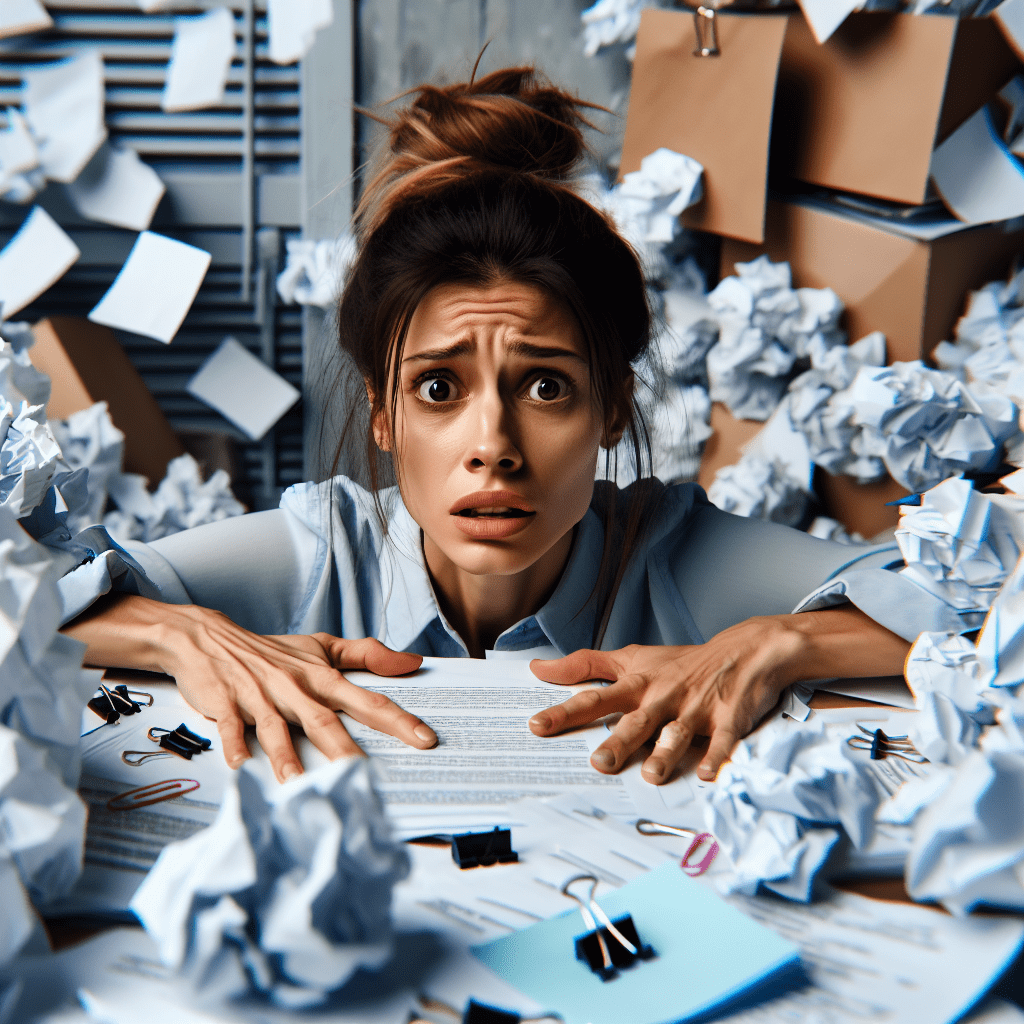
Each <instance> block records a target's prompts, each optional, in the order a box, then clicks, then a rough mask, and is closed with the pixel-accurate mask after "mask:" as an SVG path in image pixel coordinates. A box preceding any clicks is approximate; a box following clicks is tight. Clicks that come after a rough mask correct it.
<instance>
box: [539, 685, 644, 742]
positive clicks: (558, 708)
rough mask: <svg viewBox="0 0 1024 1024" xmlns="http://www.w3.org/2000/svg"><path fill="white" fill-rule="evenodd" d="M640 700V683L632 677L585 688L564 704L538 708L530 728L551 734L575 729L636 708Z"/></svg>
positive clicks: (541, 734)
mask: <svg viewBox="0 0 1024 1024" xmlns="http://www.w3.org/2000/svg"><path fill="white" fill-rule="evenodd" d="M636 701H637V697H636V687H635V685H634V684H633V683H631V682H630V681H628V680H619V682H617V683H612V684H611V685H610V686H598V687H595V688H593V689H590V690H583V691H581V692H580V693H574V694H573V695H572V696H571V697H570V698H569V699H568V700H567V701H563V702H562V703H561V704H555V705H554V706H553V707H550V708H545V709H544V710H543V711H538V712H537V714H535V715H534V716H533V717H532V718H531V719H530V723H529V725H530V731H531V732H533V733H534V734H535V735H537V736H548V735H552V734H554V733H558V732H562V731H563V730H564V729H575V728H577V727H579V726H581V725H589V724H590V723H591V722H596V721H597V720H598V719H599V718H604V716H605V715H611V714H615V712H617V711H632V710H633V709H634V708H635V707H636Z"/></svg>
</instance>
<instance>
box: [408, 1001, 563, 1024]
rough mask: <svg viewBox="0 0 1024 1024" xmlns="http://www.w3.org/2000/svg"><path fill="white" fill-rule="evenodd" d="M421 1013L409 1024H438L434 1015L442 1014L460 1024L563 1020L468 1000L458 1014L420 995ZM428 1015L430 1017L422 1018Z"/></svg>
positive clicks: (526, 1023)
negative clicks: (519, 1012)
mask: <svg viewBox="0 0 1024 1024" xmlns="http://www.w3.org/2000/svg"><path fill="white" fill-rule="evenodd" d="M418 1001H419V1004H420V1006H421V1007H422V1010H423V1012H422V1013H413V1014H411V1015H410V1017H409V1024H438V1022H437V1018H436V1017H435V1014H443V1015H444V1016H445V1017H450V1018H452V1019H453V1020H456V1021H461V1024H530V1022H531V1021H542V1020H556V1021H560V1020H563V1019H564V1018H563V1017H562V1015H561V1014H559V1013H546V1014H544V1015H543V1016H541V1017H521V1016H520V1015H519V1014H518V1013H513V1012H512V1011H511V1010H502V1009H499V1008H498V1007H497V1006H488V1005H487V1003H478V1002H477V1001H476V1000H475V999H470V1001H469V1004H468V1005H467V1007H466V1012H465V1013H459V1011H458V1010H456V1009H455V1007H454V1006H449V1005H448V1004H447V1003H442V1002H441V1001H440V1000H439V999H432V998H431V997H430V996H426V995H420V996H419V997H418ZM425 1013H429V1014H430V1017H426V1016H424V1014H425Z"/></svg>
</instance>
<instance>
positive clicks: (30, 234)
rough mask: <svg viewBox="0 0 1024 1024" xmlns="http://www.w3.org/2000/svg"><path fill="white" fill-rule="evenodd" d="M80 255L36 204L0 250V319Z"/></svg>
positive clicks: (37, 293)
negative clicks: (15, 232) (16, 231)
mask: <svg viewBox="0 0 1024 1024" xmlns="http://www.w3.org/2000/svg"><path fill="white" fill-rule="evenodd" d="M80 255H81V252H80V251H79V248H78V246H77V245H75V243H74V242H72V241H71V239H70V238H69V237H68V236H67V235H66V234H65V233H64V231H63V230H61V227H60V225H59V224H58V223H57V222H56V221H55V220H54V219H53V218H52V217H51V216H50V215H49V214H48V213H47V212H46V211H45V210H44V209H43V208H42V207H41V206H36V207H35V208H34V209H33V210H32V212H31V213H30V214H29V215H28V217H26V218H25V220H24V221H23V222H22V225H21V227H20V228H19V229H18V233H17V234H16V235H15V236H14V237H13V238H12V239H11V240H10V241H9V242H8V243H7V245H5V246H4V248H3V249H2V250H0V320H9V319H10V318H11V317H12V316H14V314H15V313H17V312H18V311H19V310H21V309H24V308H25V306H27V305H28V304H29V303H30V302H32V301H33V300H34V299H36V298H38V297H39V296H40V295H42V294H43V292H45V291H46V289H47V288H49V287H50V285H52V284H53V283H54V282H55V281H59V280H60V278H62V277H63V276H64V274H65V272H66V271H67V269H68V267H70V266H71V265H72V264H73V263H74V262H75V260H77V259H78V257H79V256H80Z"/></svg>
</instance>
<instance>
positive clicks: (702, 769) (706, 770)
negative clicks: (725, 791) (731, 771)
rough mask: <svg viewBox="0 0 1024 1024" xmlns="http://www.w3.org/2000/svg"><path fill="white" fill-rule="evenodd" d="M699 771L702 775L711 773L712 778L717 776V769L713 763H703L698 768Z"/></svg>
mask: <svg viewBox="0 0 1024 1024" xmlns="http://www.w3.org/2000/svg"><path fill="white" fill-rule="evenodd" d="M697 771H698V772H700V774H701V775H704V776H708V775H710V776H711V778H714V777H715V769H714V768H713V767H712V766H711V765H709V764H706V763H705V764H702V765H701V766H700V767H699V768H698V769H697Z"/></svg>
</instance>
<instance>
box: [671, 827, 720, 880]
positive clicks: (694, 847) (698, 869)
mask: <svg viewBox="0 0 1024 1024" xmlns="http://www.w3.org/2000/svg"><path fill="white" fill-rule="evenodd" d="M709 840H710V842H711V845H710V846H709V847H708V852H707V853H705V854H704V856H703V857H702V858H701V859H700V860H699V861H698V862H697V863H696V864H691V863H690V858H691V857H692V856H693V855H694V854H695V853H696V852H697V851H698V850H699V849H700V848H701V847H702V846H703V845H704V844H705V843H706V842H708V841H709ZM717 856H718V840H717V839H715V837H714V836H713V835H712V834H711V833H710V832H701V833H699V834H698V835H695V836H694V837H693V842H692V843H690V848H689V849H688V850H687V851H686V855H685V856H684V857H683V859H682V860H681V861H680V862H679V866H680V867H681V868H682V869H683V870H684V871H685V872H686V873H687V874H688V875H689V876H690V877H691V878H696V877H697V876H698V875H703V874H704V872H705V871H707V869H708V868H709V867H711V864H712V863H713V861H714V859H715V858H716V857H717Z"/></svg>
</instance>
